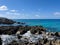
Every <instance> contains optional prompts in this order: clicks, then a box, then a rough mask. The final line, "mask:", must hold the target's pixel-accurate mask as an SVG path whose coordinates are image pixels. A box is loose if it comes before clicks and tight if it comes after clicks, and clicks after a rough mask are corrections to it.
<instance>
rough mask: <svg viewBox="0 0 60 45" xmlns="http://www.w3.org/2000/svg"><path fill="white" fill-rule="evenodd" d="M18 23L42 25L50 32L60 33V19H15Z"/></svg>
mask: <svg viewBox="0 0 60 45" xmlns="http://www.w3.org/2000/svg"><path fill="white" fill-rule="evenodd" d="M14 20H15V21H17V22H25V23H26V24H27V25H30V26H34V25H42V26H43V27H45V28H47V29H48V31H53V32H60V19H14Z"/></svg>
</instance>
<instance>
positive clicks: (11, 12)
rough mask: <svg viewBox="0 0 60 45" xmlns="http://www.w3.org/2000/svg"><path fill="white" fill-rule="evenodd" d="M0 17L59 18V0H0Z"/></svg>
mask: <svg viewBox="0 0 60 45" xmlns="http://www.w3.org/2000/svg"><path fill="white" fill-rule="evenodd" d="M0 17H6V18H10V19H60V0H0Z"/></svg>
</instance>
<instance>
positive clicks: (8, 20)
mask: <svg viewBox="0 0 60 45" xmlns="http://www.w3.org/2000/svg"><path fill="white" fill-rule="evenodd" d="M14 23H15V21H13V20H11V19H7V18H3V17H0V24H14Z"/></svg>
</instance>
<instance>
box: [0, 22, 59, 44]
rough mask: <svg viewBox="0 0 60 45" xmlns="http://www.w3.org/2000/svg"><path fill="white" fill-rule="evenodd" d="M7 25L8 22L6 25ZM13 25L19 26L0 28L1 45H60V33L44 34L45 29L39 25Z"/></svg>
mask: <svg viewBox="0 0 60 45" xmlns="http://www.w3.org/2000/svg"><path fill="white" fill-rule="evenodd" d="M3 23H4V24H5V23H6V22H3ZM9 24H10V22H9V23H8V24H7V25H9ZM15 24H19V25H17V26H0V43H1V45H54V44H55V45H56V44H58V45H60V32H46V30H47V29H46V28H45V27H43V26H41V25H40V26H38V25H37V26H29V25H25V23H21V22H15ZM21 24H22V25H21ZM10 25H11V24H10ZM1 41H2V42H1Z"/></svg>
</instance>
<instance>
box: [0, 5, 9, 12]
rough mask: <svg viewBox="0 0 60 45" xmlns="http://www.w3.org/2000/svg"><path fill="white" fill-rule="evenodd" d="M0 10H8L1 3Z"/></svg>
mask: <svg viewBox="0 0 60 45" xmlns="http://www.w3.org/2000/svg"><path fill="white" fill-rule="evenodd" d="M0 10H1V11H5V10H8V8H7V6H5V5H2V6H0Z"/></svg>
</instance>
